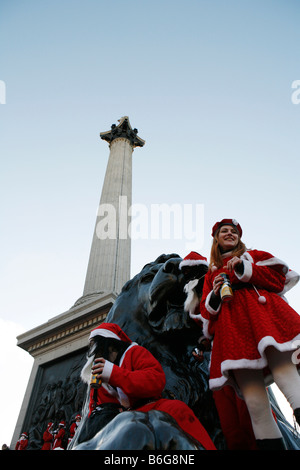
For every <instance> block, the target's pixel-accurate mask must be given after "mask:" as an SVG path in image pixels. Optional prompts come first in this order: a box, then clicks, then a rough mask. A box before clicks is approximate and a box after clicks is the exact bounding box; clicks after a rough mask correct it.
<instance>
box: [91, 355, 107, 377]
mask: <svg viewBox="0 0 300 470" xmlns="http://www.w3.org/2000/svg"><path fill="white" fill-rule="evenodd" d="M104 365H105V359H104V358H103V357H98V358H97V359H95V360H94V364H93V366H92V373H93V375H96V374H97V379H100V378H101V374H102V372H103V369H104Z"/></svg>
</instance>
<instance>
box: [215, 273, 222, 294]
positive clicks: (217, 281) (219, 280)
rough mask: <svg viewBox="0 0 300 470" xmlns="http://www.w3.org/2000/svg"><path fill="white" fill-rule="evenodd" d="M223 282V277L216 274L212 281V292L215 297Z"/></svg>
mask: <svg viewBox="0 0 300 470" xmlns="http://www.w3.org/2000/svg"><path fill="white" fill-rule="evenodd" d="M223 282H224V279H223V277H222V276H221V275H220V274H218V275H217V276H216V277H215V278H214V281H213V291H214V293H215V295H218V294H219V292H220V288H221V286H222V284H223Z"/></svg>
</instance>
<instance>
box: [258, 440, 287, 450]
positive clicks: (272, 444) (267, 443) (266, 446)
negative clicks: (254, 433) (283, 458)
mask: <svg viewBox="0 0 300 470" xmlns="http://www.w3.org/2000/svg"><path fill="white" fill-rule="evenodd" d="M256 445H257V450H286V447H285V444H284V440H283V439H282V437H279V438H278V439H256Z"/></svg>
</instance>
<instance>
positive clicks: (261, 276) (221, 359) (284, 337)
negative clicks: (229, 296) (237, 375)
mask: <svg viewBox="0 0 300 470" xmlns="http://www.w3.org/2000/svg"><path fill="white" fill-rule="evenodd" d="M223 257H224V265H226V264H227V262H228V260H229V259H230V257H231V255H230V254H227V255H226V254H225V255H223ZM241 259H242V260H243V264H244V272H243V274H237V273H236V272H231V273H227V274H228V276H229V278H230V281H231V284H232V287H233V289H234V296H233V300H232V301H231V302H223V303H220V304H219V305H218V307H217V308H214V307H212V306H211V303H210V299H211V296H212V294H213V290H212V289H213V280H214V278H215V277H216V276H217V275H218V274H220V273H221V272H226V270H225V269H224V268H223V267H221V268H218V269H212V270H210V271H209V272H208V273H207V274H206V276H205V282H204V286H203V295H202V299H201V304H200V314H199V318H201V320H202V322H203V332H204V334H205V335H206V336H207V337H210V338H211V332H213V347H212V353H211V364H210V380H209V386H210V388H211V390H213V391H214V390H219V389H221V388H222V387H224V385H232V386H234V387H235V388H236V390H237V391H238V389H237V386H236V383H235V381H234V379H233V376H232V373H231V371H233V370H235V369H263V370H264V371H265V372H267V360H266V356H265V350H266V348H267V347H268V346H274V347H275V348H276V349H277V350H279V351H295V350H296V349H297V347H299V340H300V316H299V315H298V313H297V312H296V311H295V310H293V309H292V308H291V307H290V306H289V304H288V303H287V301H286V300H285V299H284V297H283V295H284V293H285V292H286V291H287V290H289V289H290V288H291V287H293V285H295V283H296V282H298V280H299V276H298V274H296V273H295V272H294V271H291V270H289V268H288V266H287V265H286V264H285V263H284V262H283V261H281V260H279V259H278V258H275V257H274V256H273V255H271V254H270V253H267V252H264V251H258V250H248V251H246V252H245V253H244V254H243V255H242V256H241ZM261 301H263V302H264V301H265V302H264V303H262V302H261Z"/></svg>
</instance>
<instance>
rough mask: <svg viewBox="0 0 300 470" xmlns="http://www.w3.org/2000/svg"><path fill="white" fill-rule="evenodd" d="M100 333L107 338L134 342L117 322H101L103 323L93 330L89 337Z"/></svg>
mask: <svg viewBox="0 0 300 470" xmlns="http://www.w3.org/2000/svg"><path fill="white" fill-rule="evenodd" d="M98 335H99V336H104V337H105V338H114V339H118V340H119V341H126V342H127V343H131V342H132V341H131V340H130V339H129V338H128V336H127V335H126V334H125V333H124V331H123V330H122V329H121V328H120V327H119V325H117V324H116V323H101V325H99V326H97V328H95V329H94V330H92V331H91V334H90V338H89V339H92V338H94V337H95V336H98Z"/></svg>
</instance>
